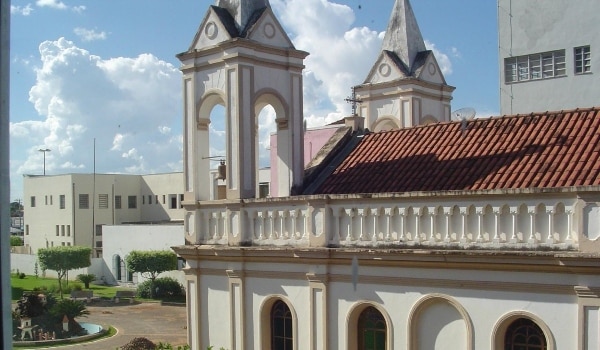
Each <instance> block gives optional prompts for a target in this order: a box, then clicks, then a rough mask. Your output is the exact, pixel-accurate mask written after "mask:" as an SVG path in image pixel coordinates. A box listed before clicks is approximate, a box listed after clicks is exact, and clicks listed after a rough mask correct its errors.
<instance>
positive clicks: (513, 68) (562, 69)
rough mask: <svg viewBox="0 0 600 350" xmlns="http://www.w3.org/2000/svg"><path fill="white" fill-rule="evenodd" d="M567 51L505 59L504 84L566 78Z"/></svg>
mask: <svg viewBox="0 0 600 350" xmlns="http://www.w3.org/2000/svg"><path fill="white" fill-rule="evenodd" d="M566 74H567V71H566V64H565V50H557V51H550V52H543V53H535V54H531V55H524V56H516V57H507V58H505V59H504V82H505V83H507V84H511V83H516V82H520V81H528V80H539V79H550V78H555V77H561V76H565V75H566Z"/></svg>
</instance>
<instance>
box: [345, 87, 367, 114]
mask: <svg viewBox="0 0 600 350" xmlns="http://www.w3.org/2000/svg"><path fill="white" fill-rule="evenodd" d="M344 101H346V102H348V103H351V104H352V115H357V114H356V106H357V105H359V104H361V103H362V102H363V101H362V100H359V99H357V98H356V86H353V87H352V96H350V97H346V99H345V100H344Z"/></svg>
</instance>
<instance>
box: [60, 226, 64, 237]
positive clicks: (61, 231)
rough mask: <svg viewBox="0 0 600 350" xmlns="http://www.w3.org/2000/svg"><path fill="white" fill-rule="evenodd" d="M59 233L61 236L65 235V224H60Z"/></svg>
mask: <svg viewBox="0 0 600 350" xmlns="http://www.w3.org/2000/svg"><path fill="white" fill-rule="evenodd" d="M60 235H61V236H64V235H65V225H60Z"/></svg>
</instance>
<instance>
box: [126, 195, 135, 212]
mask: <svg viewBox="0 0 600 350" xmlns="http://www.w3.org/2000/svg"><path fill="white" fill-rule="evenodd" d="M127 207H128V208H129V209H135V208H137V196H128V197H127Z"/></svg>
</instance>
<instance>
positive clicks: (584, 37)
mask: <svg viewBox="0 0 600 350" xmlns="http://www.w3.org/2000/svg"><path fill="white" fill-rule="evenodd" d="M598 11H600V2H598V1H597V0H577V1H570V0H553V1H551V2H547V3H541V2H538V1H520V0H498V30H499V41H500V42H499V60H500V62H499V67H500V109H501V113H502V114H503V115H508V114H526V113H531V112H537V111H559V110H565V109H574V108H587V107H593V106H597V105H598V96H600V84H598V79H597V78H595V74H596V73H597V71H598V67H600V37H598V35H597V30H596V28H597V27H598V25H597V23H596V16H595V15H594V14H596V13H598Z"/></svg>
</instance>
